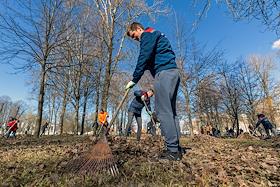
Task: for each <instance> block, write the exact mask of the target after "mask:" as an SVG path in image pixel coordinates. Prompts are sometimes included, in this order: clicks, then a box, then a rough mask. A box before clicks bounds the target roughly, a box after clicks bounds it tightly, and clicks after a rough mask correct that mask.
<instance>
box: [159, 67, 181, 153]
mask: <svg viewBox="0 0 280 187" xmlns="http://www.w3.org/2000/svg"><path fill="white" fill-rule="evenodd" d="M179 84H180V76H179V71H178V69H169V70H163V71H161V72H159V73H157V74H156V76H155V85H154V87H155V110H156V115H157V117H158V118H159V121H160V128H161V134H162V135H163V136H164V139H165V144H166V148H167V149H168V150H169V151H171V152H177V151H178V148H179V138H180V126H179V120H178V118H177V113H176V97H177V92H178V88H179Z"/></svg>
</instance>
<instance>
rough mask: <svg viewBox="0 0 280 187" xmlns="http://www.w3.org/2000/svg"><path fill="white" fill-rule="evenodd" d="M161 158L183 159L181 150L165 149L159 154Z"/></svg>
mask: <svg viewBox="0 0 280 187" xmlns="http://www.w3.org/2000/svg"><path fill="white" fill-rule="evenodd" d="M159 159H161V160H172V161H180V160H182V153H181V152H171V151H169V150H164V151H163V152H162V153H161V154H160V155H159Z"/></svg>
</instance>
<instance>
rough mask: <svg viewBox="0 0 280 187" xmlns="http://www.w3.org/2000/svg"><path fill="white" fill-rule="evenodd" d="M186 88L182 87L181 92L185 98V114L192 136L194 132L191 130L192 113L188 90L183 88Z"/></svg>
mask: <svg viewBox="0 0 280 187" xmlns="http://www.w3.org/2000/svg"><path fill="white" fill-rule="evenodd" d="M185 89H186V88H183V94H184V96H185V100H186V105H185V107H186V112H187V116H188V121H189V126H190V130H191V136H193V134H194V132H193V130H194V129H193V123H192V114H191V106H190V97H189V94H188V91H187V90H185Z"/></svg>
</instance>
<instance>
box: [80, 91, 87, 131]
mask: <svg viewBox="0 0 280 187" xmlns="http://www.w3.org/2000/svg"><path fill="white" fill-rule="evenodd" d="M84 98H85V101H84V106H83V114H82V123H81V133H80V134H81V135H83V134H84V126H85V117H86V109H87V100H88V87H87V88H86V91H85V93H84Z"/></svg>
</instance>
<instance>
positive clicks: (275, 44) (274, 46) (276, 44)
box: [272, 39, 280, 49]
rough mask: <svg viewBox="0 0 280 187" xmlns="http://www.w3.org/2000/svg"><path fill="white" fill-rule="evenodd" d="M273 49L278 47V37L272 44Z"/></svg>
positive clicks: (279, 43) (279, 46) (279, 42)
mask: <svg viewBox="0 0 280 187" xmlns="http://www.w3.org/2000/svg"><path fill="white" fill-rule="evenodd" d="M272 48H273V49H280V39H279V40H276V41H275V42H274V43H273V45H272Z"/></svg>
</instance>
